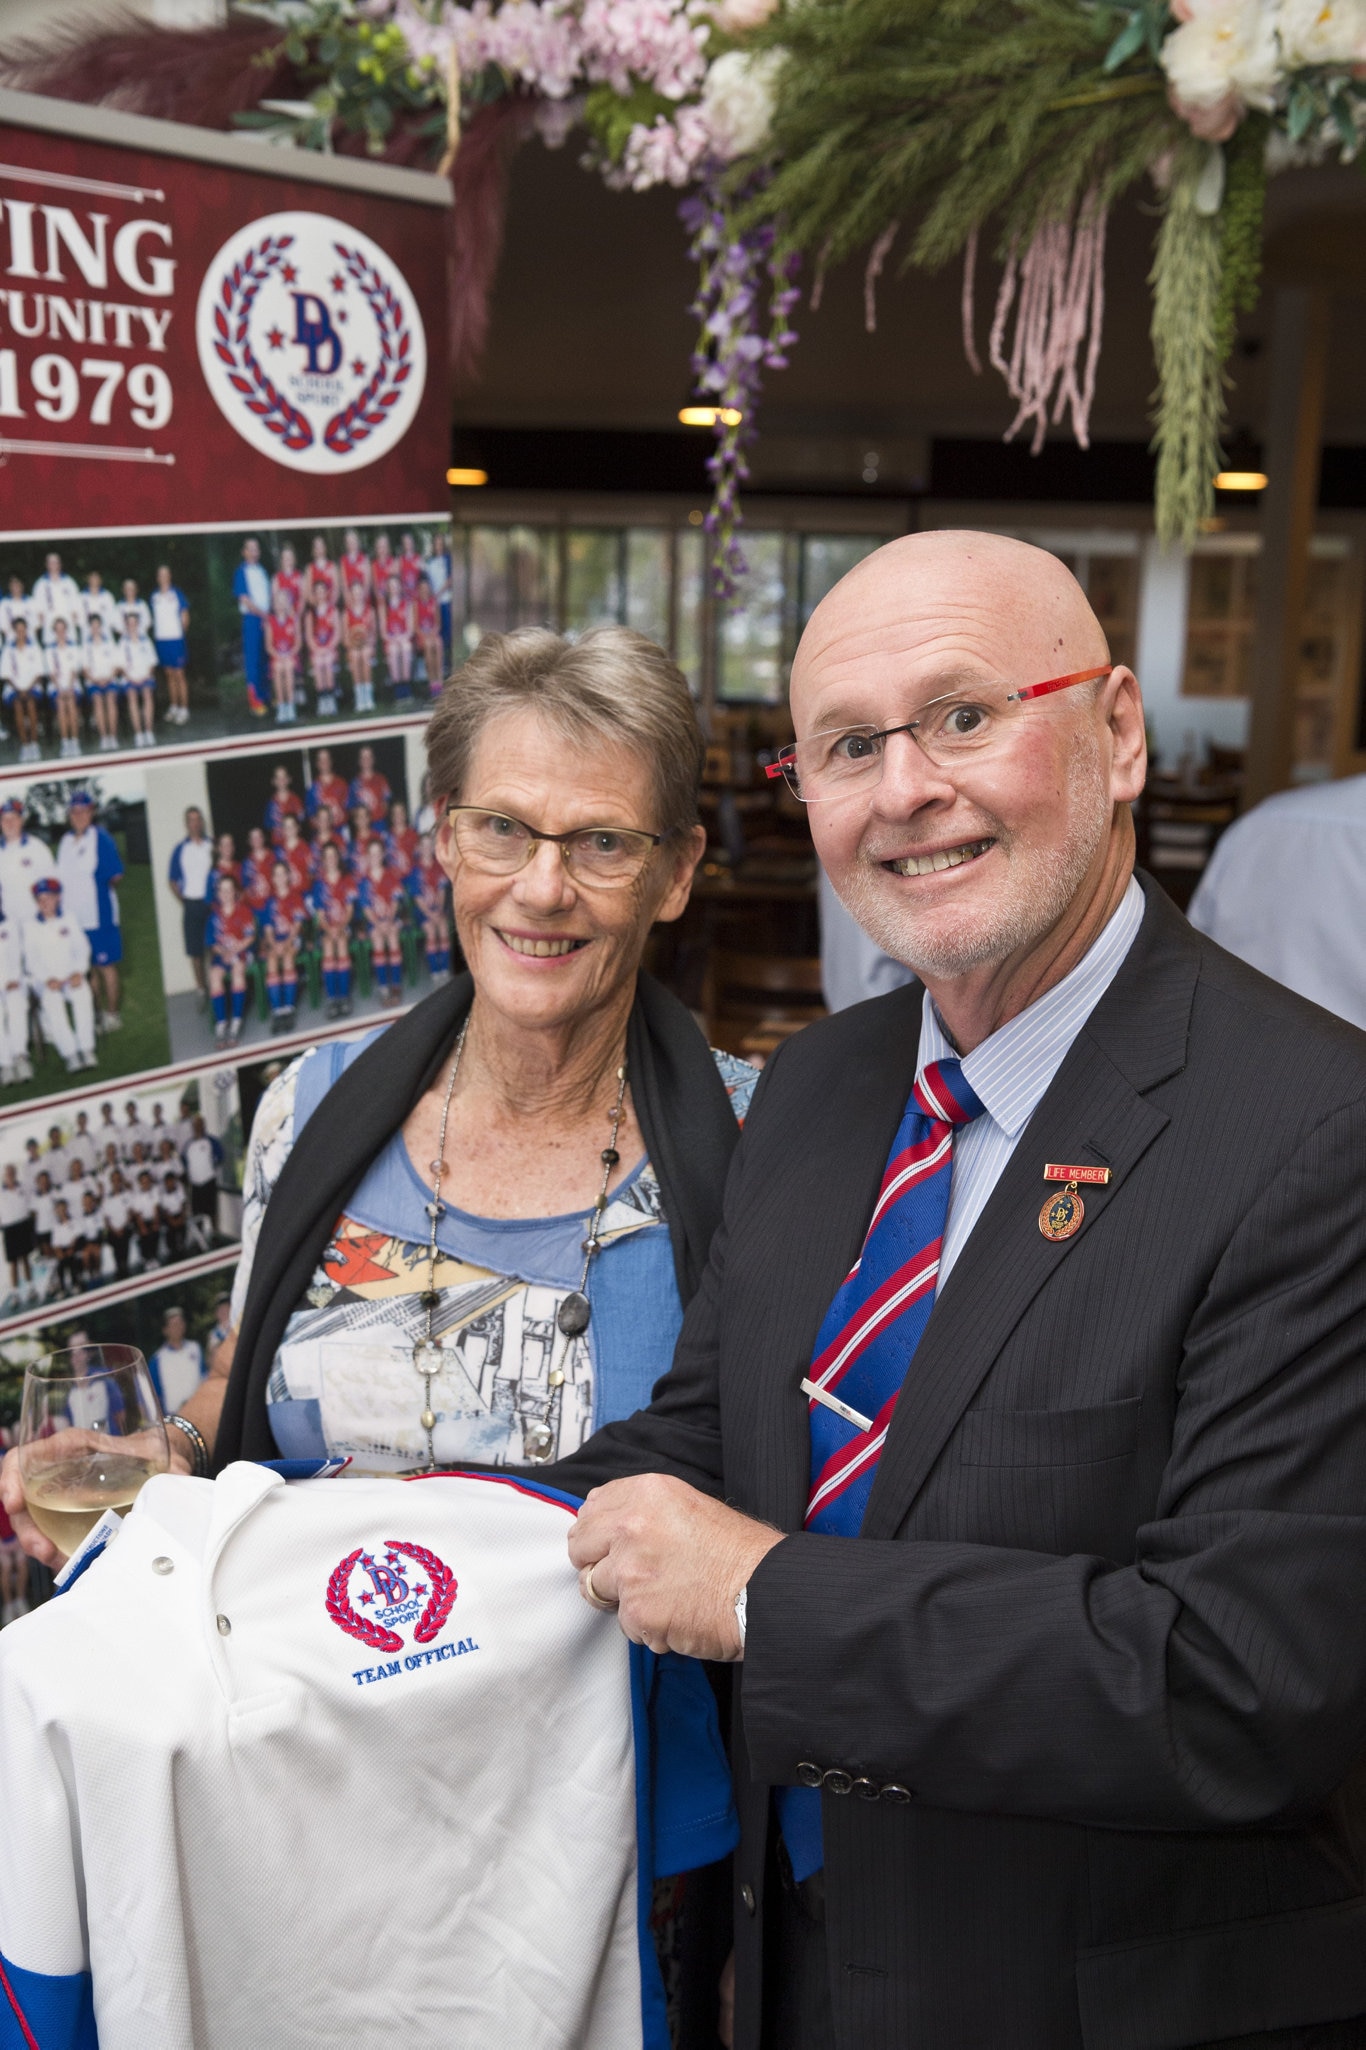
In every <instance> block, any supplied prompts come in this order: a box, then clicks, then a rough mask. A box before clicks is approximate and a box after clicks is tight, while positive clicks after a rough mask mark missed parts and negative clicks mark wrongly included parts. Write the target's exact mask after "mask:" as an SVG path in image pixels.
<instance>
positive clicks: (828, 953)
mask: <svg viewBox="0 0 1366 2050" xmlns="http://www.w3.org/2000/svg"><path fill="white" fill-rule="evenodd" d="M819 903H820V920H821V987H822V990H823V992H824V996H825V1008H826V1010H827V1011H847V1010H848V1009H849V1007H850V1005H851V1004H861V1003H863V1002H864V1001H865V1000H866V999H867V998H868V997H884V996H886V994H887V992H888V991H889V990H893V989H901V988H902V987H903V985H904V984H906V983H908V982H913V981H914V980H915V977H914V975H913V974H912V973H911V970H910V969H909V968H907V967H906V965H905V963H904V962H901V961H895V960H893V958H892V956H891V955H890V954H884V953H883V951H882V949H881V947H880V946H879V945H878V943H877V941H876V940H870V939H869V937H868V935H867V933H866V932H865V931H864V930H863V927H862V926H861V925H856V924H855V922H854V919H853V917H852V916H851V914H850V913H849V912H848V911H846V910H845V908H844V906H843V904H841V902H840V900H839V898H838V897H837V896H836V895H835V892H834V890H833V889H832V888H831V886H830V879H829V877H828V876H827V875H826V873H825V870H824V869H822V870H821V872H820V899H819Z"/></svg>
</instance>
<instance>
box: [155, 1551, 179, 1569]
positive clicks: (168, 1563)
mask: <svg viewBox="0 0 1366 2050" xmlns="http://www.w3.org/2000/svg"><path fill="white" fill-rule="evenodd" d="M152 1571H153V1573H174V1572H175V1560H174V1559H168V1558H166V1556H165V1554H164V1553H163V1555H162V1556H161V1558H159V1559H153V1561H152Z"/></svg>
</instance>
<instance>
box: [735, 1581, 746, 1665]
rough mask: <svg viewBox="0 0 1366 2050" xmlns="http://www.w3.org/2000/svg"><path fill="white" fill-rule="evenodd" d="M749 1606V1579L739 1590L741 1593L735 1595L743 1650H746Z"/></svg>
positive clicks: (736, 1615)
mask: <svg viewBox="0 0 1366 2050" xmlns="http://www.w3.org/2000/svg"><path fill="white" fill-rule="evenodd" d="M748 1607H749V1583H748V1581H746V1583H745V1585H744V1586H743V1587H742V1588H741V1589H740V1592H739V1594H737V1595H736V1597H735V1621H736V1624H737V1625H738V1627H739V1631H740V1649H741V1651H743V1650H744V1648H745V1627H746V1624H747V1621H748V1616H747V1613H746V1612H747V1610H748Z"/></svg>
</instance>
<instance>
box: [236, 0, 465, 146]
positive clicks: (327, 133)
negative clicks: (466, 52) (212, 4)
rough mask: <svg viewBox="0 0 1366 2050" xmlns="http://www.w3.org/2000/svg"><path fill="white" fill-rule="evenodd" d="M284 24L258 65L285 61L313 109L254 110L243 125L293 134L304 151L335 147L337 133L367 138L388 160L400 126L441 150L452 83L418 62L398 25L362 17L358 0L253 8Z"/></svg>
mask: <svg viewBox="0 0 1366 2050" xmlns="http://www.w3.org/2000/svg"><path fill="white" fill-rule="evenodd" d="M247 11H248V12H251V13H257V14H263V15H264V16H265V17H266V19H267V20H270V21H278V22H280V24H281V25H282V27H283V30H284V33H283V34H282V36H281V38H280V41H279V42H278V43H276V44H274V45H273V46H272V47H271V48H270V49H268V50H265V51H263V52H262V53H261V55H260V57H259V58H258V59H257V61H258V63H261V64H264V65H271V66H273V65H274V64H275V63H276V62H277V61H278V59H279V58H280V57H282V56H283V57H284V58H285V59H286V60H287V61H288V62H289V64H291V65H292V66H293V68H294V70H295V71H296V72H297V73H298V75H299V77H300V79H301V81H302V82H303V84H304V86H305V87H306V88H307V90H308V98H309V100H310V102H311V111H310V112H309V113H307V114H303V113H300V114H297V115H293V114H283V113H281V112H278V111H274V112H273V111H270V110H268V109H257V108H253V109H251V110H250V111H248V112H246V113H242V114H238V115H237V116H236V117H235V119H236V121H237V124H238V126H239V127H242V128H254V129H266V130H270V131H272V132H274V133H275V134H281V133H287V134H288V135H289V137H290V139H291V140H292V141H294V142H296V143H298V144H300V145H302V146H303V147H304V148H308V149H326V148H329V147H330V146H331V142H332V138H333V133H334V130H335V129H337V128H340V129H341V130H342V132H343V133H344V134H352V135H363V136H364V137H365V146H366V149H367V151H368V152H369V154H370V155H371V156H377V157H378V156H383V155H384V153H385V150H386V148H387V147H388V144H389V140H390V137H391V136H392V135H393V132H394V130H395V128H396V127H403V128H406V129H408V130H409V131H410V132H411V131H412V130H414V129H416V131H417V132H418V133H419V134H428V135H430V136H431V137H432V139H433V144H434V147H439V142H438V140H437V139H438V138H439V137H441V136H443V135H444V134H445V128H446V117H445V92H446V87H445V80H444V78H443V77H442V75H441V71H440V68H439V66H437V65H436V64H434V63H433V62H432V60H431V59H430V58H422V59H421V60H420V61H416V62H415V61H414V59H413V56H412V53H411V52H410V50H409V48H408V42H407V38H406V37H405V36H404V33H403V30H402V29H401V28H400V27H399V26H398V24H397V23H396V22H392V21H391V22H380V21H371V20H369V19H367V18H366V17H364V16H357V15H356V14H355V12H354V9H353V7H352V5H351V0H306V4H304V5H302V6H297V7H293V6H292V7H290V8H289V9H288V12H286V11H285V10H284V9H282V8H280V7H278V6H272V5H265V6H261V7H256V8H251V9H248V10H247Z"/></svg>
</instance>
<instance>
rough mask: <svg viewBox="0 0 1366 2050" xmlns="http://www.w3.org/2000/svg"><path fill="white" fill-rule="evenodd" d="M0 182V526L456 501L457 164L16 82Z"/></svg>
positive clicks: (354, 511) (181, 523) (325, 511)
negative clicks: (152, 113)
mask: <svg viewBox="0 0 1366 2050" xmlns="http://www.w3.org/2000/svg"><path fill="white" fill-rule="evenodd" d="M39 122H41V123H42V124H43V125H41V126H39V125H37V124H38V123H39ZM58 123H64V125H65V128H66V129H67V131H68V132H65V133H61V132H53V131H54V128H55V127H56V125H57V124H58ZM21 124H22V125H21ZM124 136H126V137H128V138H130V140H127V141H124V140H116V139H115V138H119V137H124ZM134 139H135V140H134ZM339 174H340V175H339ZM353 185H361V186H362V187H363V188H364V189H362V190H355V189H351V188H352V186H353ZM399 194H402V195H403V196H401V197H400V196H397V195H399ZM0 196H3V214H4V222H3V232H0V298H3V301H4V304H3V307H2V308H0V446H3V450H4V453H5V456H6V459H7V468H8V475H7V478H6V482H5V485H4V487H3V488H0V513H2V516H0V526H2V527H3V529H5V530H8V531H10V532H15V531H33V514H34V511H35V509H36V508H37V507H38V506H41V508H42V525H43V529H44V530H45V531H46V532H47V533H48V534H51V535H57V534H61V533H88V532H90V531H91V530H92V529H95V528H109V527H119V528H124V529H128V528H132V527H151V528H155V529H160V530H162V531H166V530H167V529H169V528H170V527H172V526H175V527H182V528H183V527H191V526H207V525H211V524H212V525H221V524H223V523H225V522H232V521H238V522H241V523H244V524H245V523H248V522H252V521H258V520H260V519H262V518H263V517H266V516H270V517H271V518H273V519H274V520H276V521H277V522H279V521H286V520H290V519H314V518H319V517H325V516H328V515H332V516H334V517H335V516H336V514H337V512H338V511H339V510H342V511H345V513H346V514H347V515H348V516H350V517H353V518H356V517H361V516H376V515H382V516H386V517H389V518H395V517H399V516H403V515H409V516H420V515H425V514H429V513H430V512H431V510H432V508H433V507H437V506H440V504H441V501H442V496H443V493H442V488H441V487H442V478H443V474H444V470H445V449H446V443H447V439H448V432H449V420H448V411H447V403H446V379H445V347H444V294H445V286H446V257H445V227H444V220H443V215H442V210H441V209H442V207H443V205H444V204H445V203H447V202H448V200H449V188H447V187H445V186H444V185H443V183H442V182H441V181H438V180H436V179H434V178H426V177H423V176H421V175H419V174H414V173H405V172H396V171H392V170H387V169H385V170H381V169H380V168H379V167H369V166H364V165H350V164H344V165H339V164H336V163H329V162H328V161H327V160H326V159H321V158H316V159H315V158H305V157H303V156H301V154H299V153H296V152H289V153H288V154H287V155H286V154H284V153H282V152H280V151H278V150H271V149H269V148H268V147H266V146H263V145H251V144H246V143H241V142H238V141H236V140H235V139H234V138H231V137H226V136H224V137H219V136H211V135H208V134H201V133H200V132H199V131H195V130H190V129H184V128H180V127H178V126H176V125H174V124H171V123H167V122H152V121H142V120H135V119H133V118H132V117H129V116H117V115H109V114H107V113H104V112H102V111H100V110H95V109H89V108H79V109H78V108H74V107H65V108H62V107H59V106H58V105H57V103H53V102H50V101H42V100H32V99H29V98H28V97H27V96H26V95H23V94H16V93H6V94H3V95H0Z"/></svg>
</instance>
